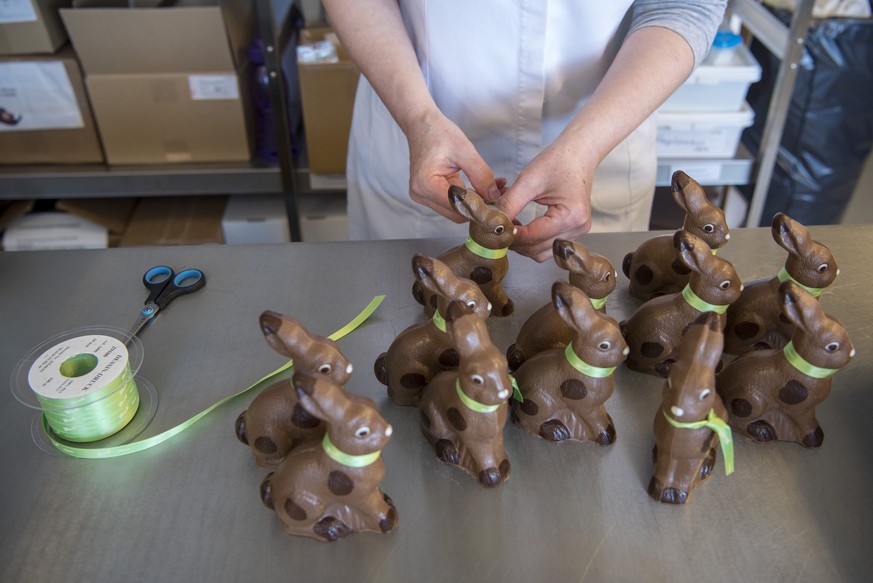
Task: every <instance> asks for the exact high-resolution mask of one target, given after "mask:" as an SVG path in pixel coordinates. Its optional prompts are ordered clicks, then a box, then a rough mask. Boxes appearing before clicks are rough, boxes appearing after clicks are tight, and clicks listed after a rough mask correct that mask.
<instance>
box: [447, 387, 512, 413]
mask: <svg viewBox="0 0 873 583" xmlns="http://www.w3.org/2000/svg"><path fill="white" fill-rule="evenodd" d="M455 391H456V392H457V393H458V398H460V399H461V402H462V403H463V404H464V405H466V407H467V408H468V409H471V410H473V411H475V412H477V413H493V412H494V411H497V409H499V408H500V405H486V404H485V403H480V402H479V401H477V400H475V399H473V398H471V397H469V396H467V393H465V392H464V389H462V388H461V379H455ZM501 404H502V403H501Z"/></svg>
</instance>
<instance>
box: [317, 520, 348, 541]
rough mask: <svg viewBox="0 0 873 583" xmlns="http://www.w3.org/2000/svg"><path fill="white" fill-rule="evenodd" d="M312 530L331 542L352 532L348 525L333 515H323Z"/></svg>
mask: <svg viewBox="0 0 873 583" xmlns="http://www.w3.org/2000/svg"><path fill="white" fill-rule="evenodd" d="M312 531H313V532H314V533H315V534H317V535H318V536H320V537H322V538H323V539H325V540H327V541H329V542H333V541H335V540H339V539H341V538H343V537H344V536H347V535H348V534H350V533H351V532H352V529H351V528H349V527H348V525H347V524H346V523H344V522H342V521H340V520H337V519H336V518H334V517H333V516H325V517H324V518H322V519H321V520H319V521H318V522H316V523H315V525H314V526H313V527H312Z"/></svg>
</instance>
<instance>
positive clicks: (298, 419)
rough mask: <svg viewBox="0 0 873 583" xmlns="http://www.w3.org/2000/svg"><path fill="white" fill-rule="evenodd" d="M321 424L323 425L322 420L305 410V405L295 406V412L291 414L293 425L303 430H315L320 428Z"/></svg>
mask: <svg viewBox="0 0 873 583" xmlns="http://www.w3.org/2000/svg"><path fill="white" fill-rule="evenodd" d="M319 423H321V420H320V419H319V418H318V417H315V416H314V415H312V414H311V413H309V411H307V410H306V409H304V408H303V405H301V404H300V403H297V404H296V405H294V411H292V412H291V424H292V425H294V426H296V427H300V428H301V429H314V428H316V427H318V424H319Z"/></svg>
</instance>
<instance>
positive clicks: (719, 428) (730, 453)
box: [661, 409, 734, 476]
mask: <svg viewBox="0 0 873 583" xmlns="http://www.w3.org/2000/svg"><path fill="white" fill-rule="evenodd" d="M661 412H662V413H664V417H665V418H666V419H667V422H668V423H669V424H670V425H672V426H673V427H676V428H678V429H700V428H701V427H706V428H708V429H710V430H712V431H714V432H715V433H716V434H717V435H718V442H719V443H720V444H721V453H722V455H724V473H725V475H726V476H730V475H731V474H733V473H734V439H733V435H732V434H731V428H730V426H729V425H728V424H727V423H725V422H724V420H723V419H722V418H721V417H719V416H718V415H716V414H715V409H710V410H709V413H708V414H707V416H706V419H704V420H703V421H692V422H691V423H684V422H682V421H677V420H675V419H673V418H672V417H670V416H669V415H667V412H666V411H663V410H662V411H661Z"/></svg>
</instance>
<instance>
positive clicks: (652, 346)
mask: <svg viewBox="0 0 873 583" xmlns="http://www.w3.org/2000/svg"><path fill="white" fill-rule="evenodd" d="M662 352H664V347H663V346H661V345H660V344H658V343H657V342H643V344H642V346H640V354H642V355H643V356H645V357H646V358H657V357H659V356H661V353H662Z"/></svg>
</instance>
